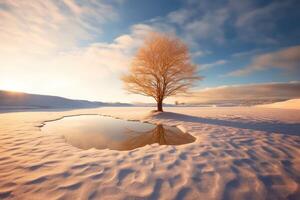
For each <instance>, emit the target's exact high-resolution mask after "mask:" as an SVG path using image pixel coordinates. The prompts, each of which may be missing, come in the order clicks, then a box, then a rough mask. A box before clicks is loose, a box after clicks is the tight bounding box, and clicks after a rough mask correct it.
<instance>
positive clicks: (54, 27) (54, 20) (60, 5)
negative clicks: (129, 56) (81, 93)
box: [0, 0, 118, 54]
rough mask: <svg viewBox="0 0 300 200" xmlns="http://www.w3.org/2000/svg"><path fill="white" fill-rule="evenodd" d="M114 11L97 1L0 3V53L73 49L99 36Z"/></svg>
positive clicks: (113, 16)
mask: <svg viewBox="0 0 300 200" xmlns="http://www.w3.org/2000/svg"><path fill="white" fill-rule="evenodd" d="M117 16H118V15H117V13H116V12H115V11H114V8H113V7H112V6H111V5H109V4H106V3H103V2H98V1H85V3H84V4H79V3H77V1H75V0H64V1H43V0H36V1H30V2H28V1H17V0H4V1H1V7H0V23H1V27H0V41H1V47H0V51H1V53H2V54H3V53H7V52H8V53H9V52H13V53H16V52H20V51H21V52H22V51H23V50H24V49H26V52H27V53H37V54H43V53H49V51H57V50H66V49H70V48H73V47H74V46H76V45H77V44H78V43H79V42H80V41H82V40H89V39H92V37H93V34H94V33H97V34H99V33H100V32H101V31H102V29H101V24H103V23H105V22H107V21H111V20H114V19H116V18H117Z"/></svg>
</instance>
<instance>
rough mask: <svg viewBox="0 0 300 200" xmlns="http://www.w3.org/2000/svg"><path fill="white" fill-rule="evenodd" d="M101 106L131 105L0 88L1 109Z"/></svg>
mask: <svg viewBox="0 0 300 200" xmlns="http://www.w3.org/2000/svg"><path fill="white" fill-rule="evenodd" d="M100 106H130V104H124V103H104V102H97V101H85V100H73V99H67V98H63V97H58V96H49V95H38V94H28V93H22V92H10V91H3V90H0V109H5V110H7V109H69V108H96V107H100Z"/></svg>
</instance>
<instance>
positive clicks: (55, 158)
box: [0, 107, 300, 200]
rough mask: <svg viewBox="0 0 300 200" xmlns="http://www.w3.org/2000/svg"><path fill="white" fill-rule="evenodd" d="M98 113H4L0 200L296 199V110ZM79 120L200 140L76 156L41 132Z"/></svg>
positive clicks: (299, 120)
mask: <svg viewBox="0 0 300 200" xmlns="http://www.w3.org/2000/svg"><path fill="white" fill-rule="evenodd" d="M150 110H151V108H99V109H85V110H74V111H64V112H22V113H3V114H0V199H6V198H7V199H30V200H31V199H300V111H299V110H298V111H297V110H283V109H266V108H253V107H252V108H251V107H248V108H168V109H166V110H167V111H168V112H165V113H156V114H153V113H152V114H151V113H150V112H149V111H150ZM77 114H102V115H110V116H115V117H120V118H124V119H131V120H142V121H149V122H152V123H163V124H167V125H177V126H179V127H180V128H181V129H184V130H186V131H188V132H189V133H190V134H192V135H193V136H194V137H196V138H197V139H196V141H195V142H194V143H191V144H187V145H182V146H159V145H151V146H149V145H148V146H145V147H142V148H139V149H135V150H131V151H112V150H96V149H90V150H80V149H77V148H75V147H72V146H70V145H69V144H67V143H65V142H64V139H63V138H61V137H59V136H55V135H45V134H42V133H41V131H40V128H39V126H40V125H41V123H43V122H44V121H47V120H54V119H58V118H61V117H62V116H68V115H77Z"/></svg>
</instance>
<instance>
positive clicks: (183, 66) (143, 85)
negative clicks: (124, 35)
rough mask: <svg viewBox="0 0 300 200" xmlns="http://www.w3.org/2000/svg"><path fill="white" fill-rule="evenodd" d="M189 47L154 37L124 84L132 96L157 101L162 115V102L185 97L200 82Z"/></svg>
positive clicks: (163, 36) (165, 37)
mask: <svg viewBox="0 0 300 200" xmlns="http://www.w3.org/2000/svg"><path fill="white" fill-rule="evenodd" d="M196 70H197V69H196V65H194V64H192V62H191V59H190V55H189V51H188V47H187V45H186V44H185V43H183V42H182V41H181V40H180V39H179V38H176V37H174V36H169V35H166V34H161V33H151V34H149V36H148V37H147V38H146V39H145V42H144V45H143V46H142V47H141V48H140V49H139V50H138V52H137V54H136V55H135V57H134V59H133V61H132V64H131V67H130V71H129V74H127V75H124V76H123V77H122V80H123V82H124V84H125V89H126V90H128V91H129V92H131V93H136V94H141V95H145V96H150V97H153V98H154V99H155V100H156V102H157V108H158V110H159V111H162V102H163V100H164V99H165V98H166V97H168V96H172V95H175V94H178V93H185V92H187V90H188V89H189V88H190V87H191V86H192V85H193V83H194V82H195V81H196V80H199V79H201V77H200V76H198V75H197V72H196Z"/></svg>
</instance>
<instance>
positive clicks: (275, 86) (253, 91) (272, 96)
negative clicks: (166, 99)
mask: <svg viewBox="0 0 300 200" xmlns="http://www.w3.org/2000/svg"><path fill="white" fill-rule="evenodd" d="M299 91H300V82H297V81H296V82H288V83H261V84H247V85H230V86H220V87H215V88H207V89H203V90H199V91H195V92H194V93H193V94H192V95H189V97H183V98H178V100H179V101H180V102H187V103H222V102H236V101H239V102H240V101H243V102H248V103H249V104H252V102H256V103H257V102H269V101H276V100H285V99H292V98H299V97H300V93H299Z"/></svg>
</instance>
